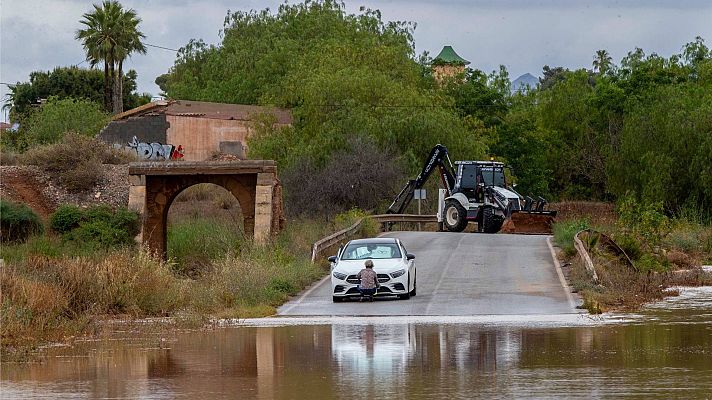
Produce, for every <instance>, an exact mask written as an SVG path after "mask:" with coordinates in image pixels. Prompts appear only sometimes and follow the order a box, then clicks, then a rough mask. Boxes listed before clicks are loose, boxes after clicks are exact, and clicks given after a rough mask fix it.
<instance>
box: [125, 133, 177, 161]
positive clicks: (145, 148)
mask: <svg viewBox="0 0 712 400" xmlns="http://www.w3.org/2000/svg"><path fill="white" fill-rule="evenodd" d="M126 148H127V149H129V150H132V151H135V152H136V155H137V156H138V158H139V159H141V160H150V161H160V160H180V159H181V158H183V146H182V145H178V147H175V146H173V145H172V144H161V143H156V142H154V143H146V142H139V141H138V138H137V137H136V136H134V137H133V140H131V141H130V142H129V143H128V145H127V146H126Z"/></svg>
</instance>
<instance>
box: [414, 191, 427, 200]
mask: <svg viewBox="0 0 712 400" xmlns="http://www.w3.org/2000/svg"><path fill="white" fill-rule="evenodd" d="M413 198H414V199H415V200H425V189H415V191H414V192H413Z"/></svg>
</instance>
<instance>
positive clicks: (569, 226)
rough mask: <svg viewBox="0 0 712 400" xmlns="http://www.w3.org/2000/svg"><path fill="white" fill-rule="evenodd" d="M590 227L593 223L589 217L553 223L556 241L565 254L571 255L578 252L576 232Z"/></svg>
mask: <svg viewBox="0 0 712 400" xmlns="http://www.w3.org/2000/svg"><path fill="white" fill-rule="evenodd" d="M590 227H591V223H590V222H589V221H588V220H587V219H573V220H568V221H561V222H556V223H555V224H554V225H553V231H554V243H556V245H557V246H559V247H560V248H561V249H562V250H563V251H564V255H566V256H567V257H571V256H573V255H574V254H576V248H575V247H574V236H576V233H578V232H579V231H581V230H584V229H589V228H590Z"/></svg>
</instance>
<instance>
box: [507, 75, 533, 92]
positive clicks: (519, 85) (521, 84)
mask: <svg viewBox="0 0 712 400" xmlns="http://www.w3.org/2000/svg"><path fill="white" fill-rule="evenodd" d="M537 85H539V78H537V77H536V76H534V75H532V74H530V73H529V72H527V73H526V74H524V75H522V76H520V77H519V78H517V79H515V80H514V81H513V82H512V93H514V92H516V91H523V90H526V89H527V87H529V88H531V89H534V88H536V87H537Z"/></svg>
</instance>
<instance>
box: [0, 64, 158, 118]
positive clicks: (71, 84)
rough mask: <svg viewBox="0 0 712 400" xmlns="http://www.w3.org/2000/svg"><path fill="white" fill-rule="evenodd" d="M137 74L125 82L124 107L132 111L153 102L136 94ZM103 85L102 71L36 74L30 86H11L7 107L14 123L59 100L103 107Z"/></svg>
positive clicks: (131, 72)
mask: <svg viewBox="0 0 712 400" xmlns="http://www.w3.org/2000/svg"><path fill="white" fill-rule="evenodd" d="M136 79H137V74H136V71H134V70H129V71H128V72H127V73H126V79H124V81H123V92H124V93H126V95H125V96H124V98H123V102H124V107H125V108H126V109H131V108H134V107H138V106H140V105H142V104H146V103H148V102H149V101H151V95H150V94H147V93H144V94H138V93H136ZM103 93H104V82H103V77H102V73H101V71H98V70H96V69H86V68H77V67H56V68H54V69H53V70H52V71H34V72H32V73H30V79H29V81H28V82H18V83H17V84H15V85H11V86H10V93H9V98H8V102H7V105H8V107H10V114H11V119H12V120H13V121H20V120H22V119H23V117H24V116H26V115H27V114H28V113H29V112H31V110H32V107H36V106H38V105H39V104H40V102H41V101H43V100H46V99H48V98H50V97H51V96H56V97H57V98H59V99H65V98H75V99H85V100H91V101H94V102H97V103H99V104H101V103H102V96H103Z"/></svg>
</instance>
